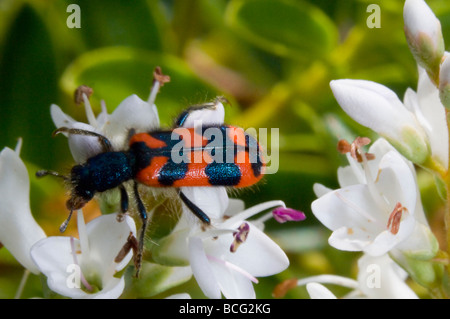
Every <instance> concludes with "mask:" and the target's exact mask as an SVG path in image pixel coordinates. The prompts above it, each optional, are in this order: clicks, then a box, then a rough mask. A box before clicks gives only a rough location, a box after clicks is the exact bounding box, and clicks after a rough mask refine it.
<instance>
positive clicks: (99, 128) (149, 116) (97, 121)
mask: <svg viewBox="0 0 450 319" xmlns="http://www.w3.org/2000/svg"><path fill="white" fill-rule="evenodd" d="M155 72H156V71H155ZM154 75H155V80H154V82H153V87H152V90H151V92H150V96H149V98H148V100H147V101H143V100H141V99H140V98H139V97H138V96H137V95H135V94H133V95H131V96H129V97H127V98H126V99H125V100H123V101H122V102H121V103H120V104H119V106H118V107H117V108H116V109H115V110H114V111H113V112H112V114H108V112H107V109H106V106H105V104H104V103H102V112H101V113H100V114H99V115H98V116H97V118H96V117H95V115H94V112H93V111H92V107H91V104H90V102H89V99H88V97H87V96H86V94H84V93H82V94H81V95H82V98H83V101H84V106H85V111H86V117H87V119H88V123H89V124H86V123H82V122H77V121H75V120H74V119H73V118H71V117H70V116H69V115H66V114H65V113H64V112H62V110H61V108H60V107H59V106H57V105H55V104H52V105H51V107H50V113H51V116H52V119H53V122H54V123H55V125H56V127H57V128H61V127H67V128H75V129H82V130H86V131H91V132H95V133H98V134H100V135H102V136H105V137H106V138H107V139H108V140H109V141H110V142H111V144H112V145H111V146H112V147H113V149H119V150H120V149H124V148H126V146H127V142H128V140H127V139H128V137H129V136H128V135H129V132H130V130H134V132H136V133H140V132H148V131H151V130H154V129H156V128H158V127H159V117H158V110H157V108H156V105H155V98H156V94H157V93H158V91H159V89H160V87H161V86H162V85H163V84H164V81H163V82H160V81H158V80H156V78H157V76H158V74H157V73H155V74H154ZM165 82H167V80H165ZM64 134H66V133H64ZM66 135H67V134H66ZM68 137H69V147H70V150H71V152H72V156H73V158H74V159H75V161H76V162H77V163H83V162H85V161H86V160H87V159H88V158H89V157H92V156H94V155H96V154H98V153H101V152H102V151H103V149H102V145H101V143H100V142H99V139H98V138H97V137H93V136H86V135H79V134H69V136H68Z"/></svg>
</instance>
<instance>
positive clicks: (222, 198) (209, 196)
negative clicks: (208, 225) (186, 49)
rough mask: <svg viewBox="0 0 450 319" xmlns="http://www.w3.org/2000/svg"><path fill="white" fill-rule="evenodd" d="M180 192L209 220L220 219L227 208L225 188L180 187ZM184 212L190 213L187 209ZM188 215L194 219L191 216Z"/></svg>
mask: <svg viewBox="0 0 450 319" xmlns="http://www.w3.org/2000/svg"><path fill="white" fill-rule="evenodd" d="M181 191H182V192H183V193H184V194H185V195H186V197H187V198H188V199H189V200H191V201H192V202H193V203H194V204H195V205H197V206H198V207H199V208H200V209H201V210H202V211H203V212H204V213H205V214H207V215H208V216H209V218H211V220H214V219H216V220H219V219H221V218H222V216H223V212H224V211H225V210H226V208H227V207H228V200H229V199H228V195H227V191H226V188H225V187H181ZM185 210H186V211H188V212H189V213H190V210H189V209H187V208H186V209H185ZM190 215H191V216H193V217H195V216H194V215H193V214H190ZM188 216H189V214H188ZM195 218H197V217H195Z"/></svg>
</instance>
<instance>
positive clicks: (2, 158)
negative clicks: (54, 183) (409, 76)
mask: <svg viewBox="0 0 450 319" xmlns="http://www.w3.org/2000/svg"><path fill="white" fill-rule="evenodd" d="M19 149H20V146H18V147H17V148H16V151H13V150H11V149H10V148H7V147H6V148H4V149H3V150H2V152H1V153H0V242H1V243H2V244H3V245H4V246H5V247H6V249H8V250H9V251H10V252H11V254H12V255H13V256H14V257H15V258H16V259H17V260H18V261H19V262H20V263H21V264H22V265H23V266H24V267H25V268H26V269H28V270H29V271H31V272H32V273H34V274H38V273H39V269H38V267H36V265H35V263H34V262H33V260H32V259H31V256H30V248H31V247H32V246H33V245H34V244H35V243H36V242H37V241H39V240H40V239H42V238H45V237H46V235H45V232H44V231H43V230H42V228H41V227H40V226H39V225H38V224H37V223H36V221H35V219H34V218H33V216H32V214H31V210H30V198H29V196H30V181H29V178H28V172H27V169H26V167H25V165H24V163H23V162H22V160H21V159H20V157H19Z"/></svg>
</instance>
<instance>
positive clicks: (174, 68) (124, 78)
mask: <svg viewBox="0 0 450 319" xmlns="http://www.w3.org/2000/svg"><path fill="white" fill-rule="evenodd" d="M156 66H160V67H161V68H162V72H163V73H164V74H166V75H169V76H170V78H171V81H170V82H169V83H167V84H165V85H164V86H163V87H162V88H161V90H160V93H159V95H158V97H157V99H156V105H157V106H158V111H159V115H160V117H161V122H162V123H165V124H171V120H172V118H173V116H176V114H177V112H179V111H180V110H181V109H183V108H185V107H186V106H187V105H189V104H197V103H200V102H205V101H206V100H208V101H209V100H211V99H213V98H214V97H215V96H216V95H218V93H217V92H216V91H215V90H214V89H213V88H211V87H209V86H208V85H206V84H205V83H203V82H202V81H201V80H200V79H198V78H197V77H196V76H195V75H194V74H193V73H192V72H191V71H190V70H189V69H188V67H187V66H186V65H185V64H184V62H182V61H181V60H179V59H177V58H176V57H173V56H170V55H162V54H159V53H155V52H151V51H146V50H140V49H134V48H128V47H107V48H102V49H97V50H93V51H89V52H87V53H85V54H83V55H81V56H79V57H78V58H77V59H76V60H75V61H74V62H73V63H72V64H71V65H70V66H69V67H68V68H67V69H66V71H65V72H64V74H63V76H62V78H61V86H62V88H63V90H64V91H65V92H66V93H67V94H68V95H69V96H73V92H74V91H75V89H76V88H77V87H78V86H79V85H82V84H84V85H88V86H90V87H92V88H93V90H94V94H93V96H92V99H93V101H94V102H93V103H92V104H93V106H94V108H95V107H98V106H99V103H96V102H98V101H99V100H104V101H105V102H106V105H107V107H108V110H109V111H110V112H111V111H112V110H114V109H115V108H116V107H117V106H118V105H119V103H120V102H121V101H122V100H123V99H125V98H126V97H128V96H130V95H132V94H137V95H138V96H139V97H140V98H141V99H143V100H147V99H148V97H149V94H150V87H151V85H152V82H153V71H154V69H155V67H156ZM205 97H206V98H205Z"/></svg>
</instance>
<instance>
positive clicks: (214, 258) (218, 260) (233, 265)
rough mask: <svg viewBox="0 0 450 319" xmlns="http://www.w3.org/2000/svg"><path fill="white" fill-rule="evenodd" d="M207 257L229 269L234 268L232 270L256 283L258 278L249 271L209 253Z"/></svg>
mask: <svg viewBox="0 0 450 319" xmlns="http://www.w3.org/2000/svg"><path fill="white" fill-rule="evenodd" d="M207 258H208V259H209V260H211V261H215V262H218V263H221V264H223V265H224V266H225V267H227V268H229V269H231V270H234V271H236V272H238V273H240V274H241V275H244V276H245V277H247V278H248V279H250V280H251V281H252V282H254V283H255V284H257V283H258V282H259V281H258V279H257V278H255V277H254V276H252V275H251V274H250V273H248V272H247V271H245V270H244V269H242V268H241V267H239V266H236V265H235V264H232V263H230V262H229V261H226V260H222V259H220V258H217V257H214V256H211V255H208V256H207Z"/></svg>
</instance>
